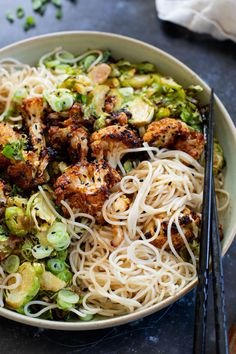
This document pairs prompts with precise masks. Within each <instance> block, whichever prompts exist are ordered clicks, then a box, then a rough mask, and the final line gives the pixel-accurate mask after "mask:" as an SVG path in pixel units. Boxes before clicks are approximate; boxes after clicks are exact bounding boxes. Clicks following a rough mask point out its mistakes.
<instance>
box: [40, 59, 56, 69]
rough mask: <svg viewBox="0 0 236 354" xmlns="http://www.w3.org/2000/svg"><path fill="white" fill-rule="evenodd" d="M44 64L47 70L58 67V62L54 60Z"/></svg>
mask: <svg viewBox="0 0 236 354" xmlns="http://www.w3.org/2000/svg"><path fill="white" fill-rule="evenodd" d="M44 64H45V66H46V67H47V68H49V69H50V68H54V67H55V66H57V65H60V60H57V59H54V60H45V61H44Z"/></svg>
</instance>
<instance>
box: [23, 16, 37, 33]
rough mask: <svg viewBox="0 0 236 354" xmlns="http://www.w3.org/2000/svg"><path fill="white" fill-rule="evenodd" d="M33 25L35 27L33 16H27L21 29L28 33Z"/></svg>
mask: <svg viewBox="0 0 236 354" xmlns="http://www.w3.org/2000/svg"><path fill="white" fill-rule="evenodd" d="M35 25H36V21H35V19H34V17H33V16H27V17H26V19H25V23H24V26H23V28H24V30H25V31H28V30H29V29H30V28H33V27H35Z"/></svg>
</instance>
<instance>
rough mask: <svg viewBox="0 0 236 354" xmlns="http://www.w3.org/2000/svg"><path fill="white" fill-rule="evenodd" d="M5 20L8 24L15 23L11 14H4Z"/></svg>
mask: <svg viewBox="0 0 236 354" xmlns="http://www.w3.org/2000/svg"><path fill="white" fill-rule="evenodd" d="M6 19H7V21H8V22H10V23H13V22H14V21H15V19H14V16H13V14H12V13H11V12H7V13H6Z"/></svg>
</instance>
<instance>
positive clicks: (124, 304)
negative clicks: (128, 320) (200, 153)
mask: <svg viewBox="0 0 236 354" xmlns="http://www.w3.org/2000/svg"><path fill="white" fill-rule="evenodd" d="M145 148H146V147H145ZM145 148H144V149H145ZM139 149H140V148H139ZM135 150H136V149H134V150H132V152H135ZM137 150H138V149H137ZM148 150H149V152H150V151H151V152H152V161H143V162H141V163H140V164H139V165H138V166H137V168H136V169H134V170H133V171H131V172H130V174H128V175H127V176H125V177H123V179H122V181H121V182H120V188H121V190H119V191H118V192H114V193H113V194H112V195H111V196H110V198H109V199H108V200H107V201H106V202H105V204H104V206H103V211H102V213H103V216H104V218H105V220H106V221H107V222H108V224H109V225H110V226H109V225H108V226H106V227H100V226H97V225H95V226H94V235H93V237H92V235H87V236H83V237H82V239H81V240H80V241H79V242H78V243H77V244H76V245H75V246H74V249H73V251H72V252H71V255H70V264H71V267H72V270H73V272H74V277H73V284H74V285H79V286H80V287H81V286H82V287H84V288H87V289H88V293H87V294H86V296H85V298H84V300H83V306H84V308H87V309H91V308H92V310H93V313H95V312H96V313H99V314H100V315H104V316H115V315H118V314H124V313H129V312H133V311H138V310H139V309H141V308H144V307H149V306H151V305H152V304H155V303H158V302H160V301H162V300H163V299H165V298H167V297H168V296H172V295H175V294H176V293H178V291H180V290H181V289H182V288H183V287H184V286H186V285H187V284H188V283H189V282H190V281H192V280H193V279H194V278H195V277H196V260H195V257H194V255H193V253H192V251H191V248H190V246H189V244H188V241H187V239H186V237H185V234H184V231H183V229H182V227H181V225H180V223H179V222H178V218H179V215H180V213H181V212H182V211H183V209H184V208H185V207H189V208H191V209H193V210H195V212H197V213H200V211H201V203H202V186H203V178H204V170H203V167H202V166H201V165H200V164H199V163H198V162H196V161H195V160H194V159H192V158H191V156H189V155H187V154H186V153H184V152H181V151H166V150H159V149H156V148H155V149H152V148H150V147H148ZM129 152H131V151H130V149H129ZM193 174H194V178H193ZM170 182H171V183H170ZM124 195H127V196H128V197H129V198H131V204H130V206H129V208H128V210H125V211H121V212H117V211H115V209H114V203H115V202H116V201H117V200H118V199H119V198H121V197H122V196H124ZM163 215H164V216H163ZM150 220H155V221H156V226H157V227H156V232H155V235H154V236H153V237H151V238H149V239H148V238H146V236H145V227H146V226H147V224H148V223H149V222H150ZM163 220H165V221H168V233H167V242H166V244H165V246H164V247H163V248H162V249H158V248H156V247H155V246H154V245H153V244H152V243H151V242H153V241H154V240H155V239H156V238H158V235H159V232H160V229H161V222H162V221H163ZM173 222H175V224H176V227H177V229H178V232H179V234H180V236H181V237H182V239H183V243H184V244H185V246H186V249H187V251H188V253H189V255H190V259H191V263H188V262H184V261H183V259H182V258H181V257H180V255H179V254H178V252H177V251H176V249H175V248H174V246H173V243H172V238H171V225H172V224H173ZM112 225H114V226H116V227H117V228H118V230H120V232H121V233H122V234H124V239H123V241H122V242H121V244H120V245H119V246H118V247H116V248H114V247H113V246H112V240H113V238H114V234H113V233H114V231H113V227H112ZM140 236H141V238H140ZM95 241H96V242H95ZM167 248H169V249H170V251H169V252H167Z"/></svg>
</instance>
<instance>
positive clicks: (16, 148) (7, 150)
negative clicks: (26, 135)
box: [2, 140, 24, 161]
mask: <svg viewBox="0 0 236 354" xmlns="http://www.w3.org/2000/svg"><path fill="white" fill-rule="evenodd" d="M23 148H24V141H22V140H19V141H15V142H14V143H11V144H6V145H5V146H4V148H3V150H2V154H3V155H4V156H5V157H7V158H8V159H11V160H16V161H22V160H24V157H23V155H22V150H23Z"/></svg>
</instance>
